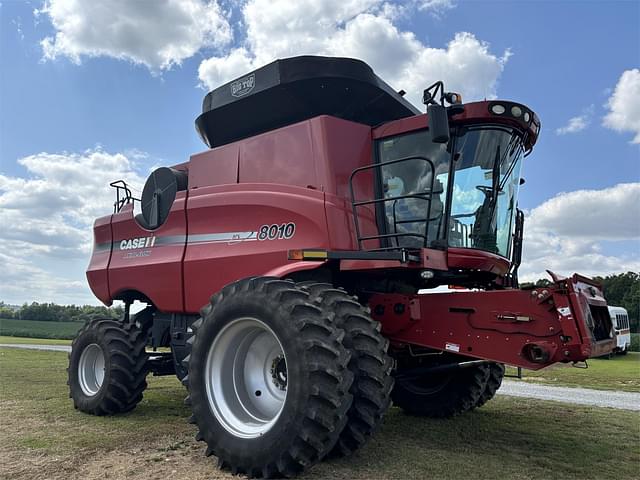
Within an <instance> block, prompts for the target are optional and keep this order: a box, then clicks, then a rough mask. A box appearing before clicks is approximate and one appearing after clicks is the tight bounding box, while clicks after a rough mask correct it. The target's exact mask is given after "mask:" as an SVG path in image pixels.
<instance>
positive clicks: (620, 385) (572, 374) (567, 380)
mask: <svg viewBox="0 0 640 480" xmlns="http://www.w3.org/2000/svg"><path fill="white" fill-rule="evenodd" d="M587 363H588V365H589V368H575V367H572V366H571V365H568V364H557V365H552V366H551V367H547V368H544V369H542V370H538V371H535V372H534V371H531V370H523V380H526V381H527V382H531V383H534V382H535V383H543V384H546V385H562V386H570V387H584V388H597V389H600V390H624V391H627V392H640V353H638V352H629V353H628V354H627V355H616V356H614V357H613V358H612V359H611V360H607V359H600V358H593V359H589V360H588V361H587ZM508 373H510V374H515V373H516V372H515V369H509V371H508Z"/></svg>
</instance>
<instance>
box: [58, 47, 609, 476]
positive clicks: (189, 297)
mask: <svg viewBox="0 0 640 480" xmlns="http://www.w3.org/2000/svg"><path fill="white" fill-rule="evenodd" d="M403 94H404V92H396V91H394V90H393V89H392V88H391V87H389V85H387V84H386V83H385V82H383V81H382V80H381V79H380V78H378V77H377V76H376V75H375V74H374V73H373V71H372V70H371V68H370V67H369V66H367V65H366V64H365V63H363V62H361V61H358V60H353V59H347V58H324V57H311V56H305V57H296V58H289V59H284V60H278V61H275V62H273V63H271V64H269V65H266V66H264V67H262V68H260V69H258V70H256V71H254V72H252V73H249V74H248V75H246V76H244V77H242V78H239V79H237V80H234V81H233V82H230V83H228V84H226V85H223V86H221V87H219V88H217V89H215V90H213V91H212V92H210V93H209V94H208V95H207V96H206V97H205V99H204V104H203V113H202V115H200V116H199V117H198V118H197V120H196V126H197V130H198V132H199V133H200V135H201V137H202V139H203V140H204V142H205V143H206V144H207V145H208V146H209V147H210V149H209V150H207V151H205V152H202V153H198V154H195V155H193V156H191V158H190V160H189V161H188V162H186V163H182V164H179V165H174V166H172V167H170V168H165V167H163V168H159V169H157V170H155V171H154V172H153V173H152V174H151V176H150V177H149V179H148V181H147V182H146V184H145V186H144V190H143V193H142V198H141V212H142V213H141V214H139V215H134V200H136V199H134V198H133V197H132V195H131V192H130V190H129V188H128V187H127V185H126V183H125V182H124V181H119V182H115V183H114V184H113V185H114V186H115V187H116V188H117V201H116V203H115V211H114V213H113V215H108V216H105V217H102V218H99V219H97V220H96V222H95V226H94V237H95V243H94V248H93V254H92V257H91V262H90V265H89V267H88V271H87V277H88V280H89V284H90V286H91V289H92V290H93V292H94V293H95V295H96V296H97V297H98V298H99V299H100V300H101V301H102V302H103V303H105V304H106V305H110V304H111V303H112V302H113V301H114V300H121V301H123V302H124V303H125V306H126V310H125V311H126V313H125V316H124V318H123V319H122V320H121V321H113V320H97V321H93V322H90V323H88V324H87V325H86V326H85V327H84V328H83V329H82V330H81V331H80V332H79V334H78V336H77V338H76V339H75V340H74V342H73V349H72V353H71V356H70V364H69V385H70V390H71V397H72V399H73V402H74V405H75V407H76V408H78V409H80V410H82V411H83V412H87V413H92V414H95V415H110V414H116V413H120V412H126V411H129V410H131V409H133V408H134V407H135V406H136V404H137V403H138V402H139V401H140V400H141V398H142V393H143V390H144V389H145V387H146V382H145V377H146V375H147V374H148V373H149V372H153V373H154V374H155V375H169V374H175V375H177V376H178V378H179V379H180V380H181V381H182V383H183V384H184V385H185V386H186V387H187V389H188V397H187V403H188V404H189V405H191V408H192V410H193V415H192V417H191V422H192V423H194V424H195V425H196V427H197V431H198V433H197V436H196V438H197V439H198V440H202V441H204V442H205V443H206V445H207V447H206V454H207V455H215V456H216V457H217V458H218V462H219V465H220V466H221V467H222V468H228V469H230V470H231V471H233V472H234V473H243V474H246V475H249V476H252V477H280V476H295V475H296V474H299V473H301V472H302V471H303V470H305V469H306V468H308V467H310V466H312V465H313V464H315V463H316V462H318V461H321V460H322V459H323V458H325V457H326V456H344V455H349V454H351V453H352V452H354V451H355V450H357V449H358V448H359V447H361V446H362V445H363V444H364V443H365V442H366V441H367V440H368V439H369V438H370V437H371V435H372V433H373V432H374V431H375V430H376V428H377V427H378V425H379V424H380V422H381V420H382V418H383V415H384V414H385V412H386V411H387V409H388V408H389V405H390V404H391V402H393V403H394V404H395V405H396V406H398V407H400V408H401V409H403V410H404V411H405V412H407V413H410V414H414V415H422V416H427V417H449V416H452V415H456V414H460V413H463V412H466V411H470V410H472V409H474V408H477V407H479V406H481V405H483V404H484V403H485V402H487V401H488V400H489V399H491V398H492V397H493V395H494V394H495V392H496V390H497V389H498V388H499V386H500V383H501V381H502V377H503V375H504V364H510V365H515V366H520V367H524V368H528V369H540V368H543V367H545V366H548V365H551V364H554V363H556V362H581V361H584V360H585V359H587V358H589V357H592V356H601V355H604V354H607V353H608V352H610V351H611V350H612V349H613V347H614V339H613V332H612V323H611V318H610V316H609V312H608V310H607V305H606V302H605V299H604V298H603V295H602V291H601V288H600V286H599V285H598V284H596V283H594V282H593V281H591V280H589V279H588V278H584V277H581V276H579V275H574V276H572V277H570V278H559V277H557V276H553V284H552V285H550V286H549V287H545V288H535V289H527V290H523V289H519V288H518V266H519V265H520V259H521V252H522V236H523V218H524V216H523V214H522V212H521V211H520V210H518V208H517V197H518V189H519V187H520V184H521V183H522V181H521V177H520V169H521V166H522V159H523V157H524V156H526V155H528V154H529V153H531V151H532V149H533V146H534V145H535V143H536V140H537V138H538V134H539V131H540V122H539V120H538V117H537V116H536V114H535V113H534V112H533V111H531V110H530V109H529V108H528V107H526V106H524V105H522V104H519V103H514V102H511V101H502V100H491V101H483V102H474V103H467V104H463V103H461V98H460V96H459V95H458V94H455V93H449V92H446V91H445V90H444V86H443V84H442V82H437V83H435V84H434V85H433V86H431V87H430V88H428V89H426V90H425V92H424V103H425V104H426V105H427V113H426V114H423V113H421V112H420V111H419V110H418V109H416V108H415V107H414V106H412V105H411V104H410V103H409V102H407V101H406V100H405V99H404V98H403ZM441 285H455V286H457V287H460V288H462V289H464V290H461V291H459V292H457V293H432V294H421V293H418V292H419V291H420V290H424V289H433V288H435V287H438V286H441ZM134 301H140V302H144V303H146V304H147V307H146V308H145V309H144V310H142V311H140V312H139V313H137V314H135V315H134V314H130V306H131V304H132V302H134ZM147 347H152V348H153V349H154V350H155V349H156V348H159V347H169V348H170V353H157V352H156V353H148V352H147Z"/></svg>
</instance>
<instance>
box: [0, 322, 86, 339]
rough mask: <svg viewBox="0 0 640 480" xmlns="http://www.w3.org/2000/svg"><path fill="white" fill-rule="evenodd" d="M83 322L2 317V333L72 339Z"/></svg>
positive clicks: (11, 335) (0, 323)
mask: <svg viewBox="0 0 640 480" xmlns="http://www.w3.org/2000/svg"><path fill="white" fill-rule="evenodd" d="M82 325H84V324H83V323H82V322H39V321H35V320H10V319H6V318H0V335H4V336H9V337H29V338H52V339H54V338H57V339H72V338H73V337H75V335H76V332H77V331H78V330H79V329H80V327H82Z"/></svg>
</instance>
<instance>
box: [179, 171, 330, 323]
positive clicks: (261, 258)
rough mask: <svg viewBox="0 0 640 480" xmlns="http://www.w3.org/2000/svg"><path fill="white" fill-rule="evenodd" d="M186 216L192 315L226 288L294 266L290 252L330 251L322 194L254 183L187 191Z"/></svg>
mask: <svg viewBox="0 0 640 480" xmlns="http://www.w3.org/2000/svg"><path fill="white" fill-rule="evenodd" d="M187 217H188V219H189V237H188V244H187V248H186V253H185V259H184V276H185V308H186V311H187V312H190V313H196V312H198V311H199V310H200V308H202V307H203V306H204V305H205V304H206V303H207V302H208V300H209V297H210V296H211V295H212V294H213V293H215V292H217V291H218V290H220V289H221V288H222V287H223V286H224V285H227V284H228V283H231V282H233V281H235V280H238V279H240V278H243V277H248V276H251V275H265V274H267V273H269V272H271V273H273V272H274V271H279V269H281V268H282V267H286V266H288V265H292V262H290V261H289V260H288V250H289V249H295V248H309V247H314V248H328V238H327V224H326V218H325V211H324V194H323V193H322V192H318V191H317V190H313V189H309V188H299V187H291V186H286V185H276V184H256V183H254V184H251V183H245V184H237V185H225V186H217V187H205V188H198V189H196V190H191V191H190V194H189V201H188V207H187ZM290 225H292V226H290ZM318 266H319V264H318Z"/></svg>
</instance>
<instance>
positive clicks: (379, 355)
mask: <svg viewBox="0 0 640 480" xmlns="http://www.w3.org/2000/svg"><path fill="white" fill-rule="evenodd" d="M299 285H300V286H301V287H302V288H304V289H305V290H306V291H308V292H309V294H310V296H311V301H313V302H314V303H315V304H316V305H318V306H319V307H320V308H322V310H323V311H325V312H327V313H329V314H330V315H332V318H333V322H334V324H335V325H336V326H337V327H338V328H342V329H344V332H345V338H344V342H343V343H344V345H345V346H346V347H347V348H349V350H351V361H350V362H349V369H350V370H351V371H352V372H353V374H354V380H353V384H352V385H351V394H352V395H353V404H352V405H351V408H350V409H349V412H348V415H347V416H348V418H349V420H348V421H347V424H346V426H345V427H344V430H342V432H341V433H340V437H339V438H338V442H337V443H336V446H335V447H334V448H333V450H332V451H331V453H330V455H331V456H332V457H344V456H348V455H351V454H352V453H353V452H355V451H356V450H357V449H359V448H360V447H362V446H363V445H364V444H365V443H366V442H367V441H368V440H369V439H370V438H371V436H372V435H373V433H375V431H376V430H377V429H378V427H379V426H380V424H381V423H382V418H383V416H384V414H385V413H386V412H387V410H388V409H389V405H390V404H391V390H392V389H393V377H392V376H391V370H392V369H393V359H392V358H391V357H390V356H389V355H388V354H387V349H388V348H389V340H387V339H386V338H385V337H383V336H382V334H381V333H380V323H379V322H376V321H374V320H373V319H372V318H371V316H370V315H369V310H368V309H367V308H366V307H364V306H362V305H361V304H360V303H359V302H358V301H357V297H352V296H350V295H349V294H348V293H347V292H346V291H344V290H343V289H340V288H335V287H334V286H333V285H331V284H329V283H316V282H313V281H309V282H304V283H301V284H299Z"/></svg>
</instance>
